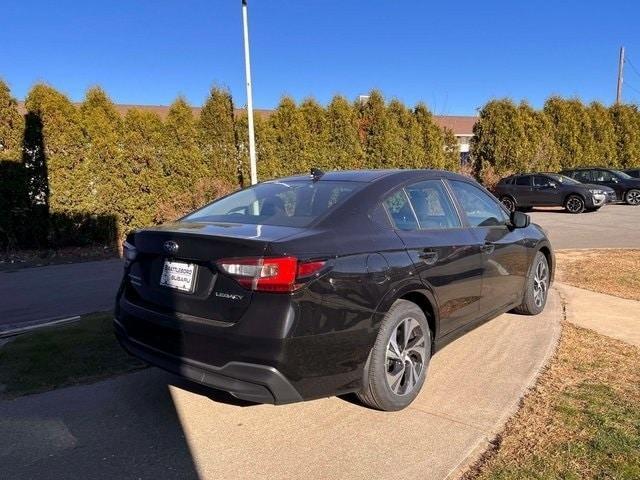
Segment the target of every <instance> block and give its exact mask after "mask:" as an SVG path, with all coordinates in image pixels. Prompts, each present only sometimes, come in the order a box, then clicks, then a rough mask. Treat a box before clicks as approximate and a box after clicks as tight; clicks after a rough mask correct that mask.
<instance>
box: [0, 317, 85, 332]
mask: <svg viewBox="0 0 640 480" xmlns="http://www.w3.org/2000/svg"><path fill="white" fill-rule="evenodd" d="M80 318H81V317H80V315H74V316H73V317H65V318H57V319H45V320H35V321H33V322H28V323H21V324H19V325H20V326H18V325H15V324H14V325H6V326H5V327H3V328H2V329H0V338H6V337H13V336H14V335H20V334H22V333H28V332H33V331H34V330H39V329H41V328H47V327H59V326H62V325H67V324H69V323H74V322H77V321H78V320H80Z"/></svg>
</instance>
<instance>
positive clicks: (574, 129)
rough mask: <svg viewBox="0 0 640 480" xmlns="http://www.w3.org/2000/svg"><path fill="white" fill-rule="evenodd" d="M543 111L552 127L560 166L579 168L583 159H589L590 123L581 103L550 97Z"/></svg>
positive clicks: (590, 146)
mask: <svg viewBox="0 0 640 480" xmlns="http://www.w3.org/2000/svg"><path fill="white" fill-rule="evenodd" d="M543 110H544V113H545V115H547V117H548V118H549V120H550V122H551V125H552V129H553V138H554V142H555V149H556V152H557V154H558V161H559V164H560V166H561V167H562V168H571V167H575V166H579V165H581V164H582V163H583V162H584V161H585V160H584V159H588V158H590V153H591V151H592V141H591V121H590V119H589V115H588V114H587V111H586V109H585V108H584V105H583V104H582V102H580V101H579V100H577V99H568V100H567V99H563V98H560V97H551V98H549V99H548V100H547V101H546V102H545V104H544V109H543ZM587 161H588V160H587Z"/></svg>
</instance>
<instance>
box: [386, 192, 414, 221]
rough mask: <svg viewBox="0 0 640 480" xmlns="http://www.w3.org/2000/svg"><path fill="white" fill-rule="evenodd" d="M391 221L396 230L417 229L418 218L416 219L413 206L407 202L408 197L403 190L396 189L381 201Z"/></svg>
mask: <svg viewBox="0 0 640 480" xmlns="http://www.w3.org/2000/svg"><path fill="white" fill-rule="evenodd" d="M383 203H384V206H385V208H386V209H387V212H389V216H390V217H391V221H392V222H393V224H394V226H395V227H396V228H397V229H398V230H417V229H418V220H417V219H416V216H415V213H414V212H413V207H412V206H411V204H410V203H409V198H408V197H407V194H406V193H405V191H404V189H403V190H398V191H397V192H396V193H394V194H393V195H391V196H389V197H387V198H386V200H385V201H384V202H383Z"/></svg>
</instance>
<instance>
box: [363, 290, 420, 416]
mask: <svg viewBox="0 0 640 480" xmlns="http://www.w3.org/2000/svg"><path fill="white" fill-rule="evenodd" d="M430 359H431V330H430V329H429V324H428V322H427V317H426V316H425V314H424V312H423V311H422V310H421V309H420V307H418V306H417V305H416V304H415V303H413V302H409V301H407V300H397V301H396V302H395V303H394V304H393V305H392V306H391V308H390V309H389V311H388V312H387V314H386V315H385V317H384V320H383V321H382V324H381V325H380V330H379V331H378V337H377V338H376V342H375V344H374V346H373V348H372V350H371V353H370V354H369V360H368V361H367V366H366V367H365V368H366V369H367V370H366V372H365V376H364V384H363V386H362V390H361V391H360V392H358V394H357V395H358V398H359V399H360V401H361V402H362V403H364V404H365V405H368V406H369V407H371V408H375V409H377V410H385V411H397V410H402V409H403V408H405V407H407V406H408V405H409V404H411V402H413V400H414V399H415V398H416V397H417V396H418V394H419V393H420V390H421V389H422V385H423V384H424V381H425V378H426V376H427V368H428V366H429V360H430Z"/></svg>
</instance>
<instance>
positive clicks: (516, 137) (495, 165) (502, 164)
mask: <svg viewBox="0 0 640 480" xmlns="http://www.w3.org/2000/svg"><path fill="white" fill-rule="evenodd" d="M523 137H524V135H523V129H522V125H521V124H520V117H519V115H518V109H517V107H516V105H515V104H514V103H513V102H512V101H511V100H509V99H503V100H491V101H490V102H488V103H487V104H486V105H485V106H484V107H482V109H481V110H480V115H479V117H478V121H477V122H476V124H475V125H474V127H473V138H472V139H471V157H472V159H473V160H474V161H475V162H476V163H477V168H478V169H479V170H480V171H482V170H483V169H486V168H488V167H491V168H492V169H493V171H495V172H496V173H497V174H502V173H505V172H509V171H513V170H515V169H517V167H518V165H517V163H518V161H517V159H518V158H519V157H520V154H519V149H520V148H522V140H523Z"/></svg>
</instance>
